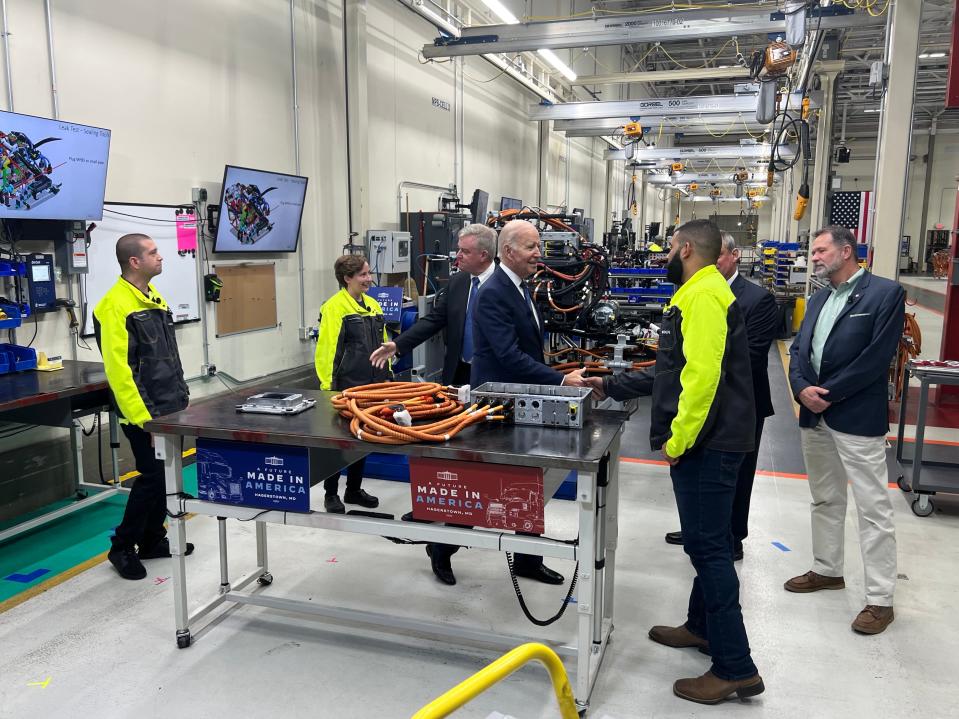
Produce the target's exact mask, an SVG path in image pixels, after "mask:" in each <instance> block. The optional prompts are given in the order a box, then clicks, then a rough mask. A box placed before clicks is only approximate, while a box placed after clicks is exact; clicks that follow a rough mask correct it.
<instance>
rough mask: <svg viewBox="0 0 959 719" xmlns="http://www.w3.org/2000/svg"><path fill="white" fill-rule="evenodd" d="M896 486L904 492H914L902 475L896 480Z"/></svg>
mask: <svg viewBox="0 0 959 719" xmlns="http://www.w3.org/2000/svg"><path fill="white" fill-rule="evenodd" d="M896 486H897V487H899V489H901V490H902V491H903V492H911V491H912V487H910V486H909V483H908V482H906V478H905V477H903V476H902V475H901V474H900V475H899V478H898V479H897V480H896Z"/></svg>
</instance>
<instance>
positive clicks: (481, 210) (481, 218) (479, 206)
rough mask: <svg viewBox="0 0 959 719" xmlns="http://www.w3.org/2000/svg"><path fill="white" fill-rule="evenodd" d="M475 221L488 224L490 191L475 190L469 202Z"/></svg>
mask: <svg viewBox="0 0 959 719" xmlns="http://www.w3.org/2000/svg"><path fill="white" fill-rule="evenodd" d="M469 210H470V215H472V216H473V222H479V223H482V224H486V212H487V210H489V193H488V192H483V190H473V199H472V200H471V201H470V204H469Z"/></svg>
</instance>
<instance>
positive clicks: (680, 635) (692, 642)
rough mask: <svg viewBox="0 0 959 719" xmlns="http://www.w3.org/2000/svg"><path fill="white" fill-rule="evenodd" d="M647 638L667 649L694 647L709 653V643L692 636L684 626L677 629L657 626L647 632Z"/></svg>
mask: <svg viewBox="0 0 959 719" xmlns="http://www.w3.org/2000/svg"><path fill="white" fill-rule="evenodd" d="M649 638H650V639H652V640H653V641H654V642H659V643H660V644H665V645H666V646H667V647H676V648H677V649H682V648H683V647H696V648H697V649H700V650H703V651H705V652H709V642H708V641H706V640H705V639H703V638H702V637H700V636H697V635H695V634H693V633H692V632H691V631H689V629H687V628H686V625H685V624H681V625H680V626H678V627H664V626H657V627H653V628H652V629H650V630H649Z"/></svg>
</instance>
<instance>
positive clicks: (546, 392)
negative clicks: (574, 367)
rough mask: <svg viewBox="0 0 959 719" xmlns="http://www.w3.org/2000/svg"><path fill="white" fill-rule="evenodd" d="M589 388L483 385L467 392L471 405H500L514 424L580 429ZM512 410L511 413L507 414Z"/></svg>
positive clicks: (506, 384) (587, 406) (504, 383)
mask: <svg viewBox="0 0 959 719" xmlns="http://www.w3.org/2000/svg"><path fill="white" fill-rule="evenodd" d="M590 392H592V390H591V389H590V388H589V387H565V386H562V385H540V384H521V383H513V382H486V383H485V384H482V385H480V386H479V387H477V388H475V389H471V390H470V402H471V403H473V404H480V405H481V406H491V407H492V406H499V405H502V406H503V407H504V409H506V410H507V413H506V417H507V420H509V419H512V421H513V423H514V424H531V425H537V426H542V427H567V428H569V429H580V428H582V426H583V421H584V418H585V416H586V414H587V410H588V409H589V395H590ZM510 410H511V411H510Z"/></svg>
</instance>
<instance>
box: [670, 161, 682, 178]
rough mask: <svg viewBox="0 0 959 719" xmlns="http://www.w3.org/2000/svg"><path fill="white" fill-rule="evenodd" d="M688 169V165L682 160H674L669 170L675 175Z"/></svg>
mask: <svg viewBox="0 0 959 719" xmlns="http://www.w3.org/2000/svg"><path fill="white" fill-rule="evenodd" d="M685 169H686V165H684V164H683V163H681V162H674V163H673V164H672V165H670V166H669V171H670V172H671V173H672V174H674V175H679V174H681V173H682V172H683V170H685Z"/></svg>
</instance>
